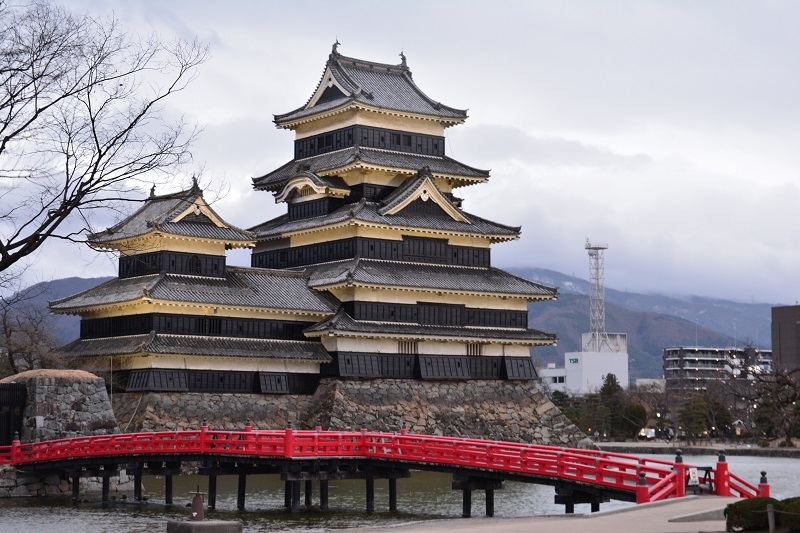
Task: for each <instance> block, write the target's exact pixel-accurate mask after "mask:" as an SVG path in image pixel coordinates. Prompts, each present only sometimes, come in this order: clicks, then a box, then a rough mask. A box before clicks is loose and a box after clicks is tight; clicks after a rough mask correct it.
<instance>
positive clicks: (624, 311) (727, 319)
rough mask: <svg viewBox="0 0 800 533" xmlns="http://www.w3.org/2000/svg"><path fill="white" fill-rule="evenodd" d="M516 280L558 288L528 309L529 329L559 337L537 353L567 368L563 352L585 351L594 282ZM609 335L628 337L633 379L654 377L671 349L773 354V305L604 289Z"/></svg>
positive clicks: (536, 274) (538, 275)
mask: <svg viewBox="0 0 800 533" xmlns="http://www.w3.org/2000/svg"><path fill="white" fill-rule="evenodd" d="M508 270H509V271H510V272H512V273H514V274H516V275H517V276H520V277H523V278H526V279H530V280H533V281H536V282H539V283H543V284H545V285H550V286H553V287H558V289H559V297H558V299H557V300H555V301H550V302H541V303H533V304H531V305H529V306H528V324H529V327H532V328H535V329H540V330H544V331H548V332H554V333H557V334H558V345H557V346H548V347H543V348H536V349H534V351H533V355H534V358H538V359H539V360H540V361H541V362H542V363H556V365H557V366H563V365H564V353H565V352H576V351H581V346H580V343H581V334H582V333H584V332H588V331H589V295H590V293H591V292H592V289H593V286H592V284H591V283H590V282H589V281H586V280H583V279H579V278H575V277H572V276H568V275H565V274H562V273H560V272H555V271H552V270H546V269H540V268H510V269H508ZM604 292H605V315H606V331H607V332H608V333H627V335H628V355H629V358H630V378H631V379H632V380H633V379H636V378H655V377H660V376H661V375H662V374H663V372H662V363H661V361H662V357H661V356H662V352H663V349H664V348H666V347H669V346H706V347H712V348H725V347H731V346H739V347H741V346H743V345H744V344H745V343H747V344H749V345H752V346H753V347H754V348H760V349H769V348H770V347H771V345H772V338H771V335H772V334H771V322H772V307H774V306H773V305H771V304H762V303H750V304H748V303H740V302H735V301H730V300H721V299H714V298H705V297H702V296H666V295H662V294H641V293H632V292H626V291H619V290H615V289H611V288H607V287H606V288H605V290H604Z"/></svg>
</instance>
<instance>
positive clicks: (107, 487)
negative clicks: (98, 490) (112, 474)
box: [101, 473, 111, 502]
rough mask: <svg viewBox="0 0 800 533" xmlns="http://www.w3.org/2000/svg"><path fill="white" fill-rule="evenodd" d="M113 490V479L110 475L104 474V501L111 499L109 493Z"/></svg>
mask: <svg viewBox="0 0 800 533" xmlns="http://www.w3.org/2000/svg"><path fill="white" fill-rule="evenodd" d="M110 492H111V479H110V478H109V476H107V475H105V473H104V474H103V492H102V496H101V498H102V500H103V502H107V501H108V500H109V494H110Z"/></svg>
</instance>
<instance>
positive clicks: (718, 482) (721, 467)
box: [714, 450, 731, 496]
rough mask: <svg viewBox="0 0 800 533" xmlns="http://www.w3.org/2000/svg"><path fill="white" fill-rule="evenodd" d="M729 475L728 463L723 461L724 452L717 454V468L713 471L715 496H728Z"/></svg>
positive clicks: (729, 488) (729, 491) (729, 492)
mask: <svg viewBox="0 0 800 533" xmlns="http://www.w3.org/2000/svg"><path fill="white" fill-rule="evenodd" d="M730 479H731V473H730V471H729V470H728V462H727V461H726V460H725V451H724V450H723V451H720V452H719V459H718V460H717V468H716V469H714V494H716V495H717V496H730V495H731V487H730Z"/></svg>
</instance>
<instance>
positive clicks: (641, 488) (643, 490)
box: [636, 472, 650, 503]
mask: <svg viewBox="0 0 800 533" xmlns="http://www.w3.org/2000/svg"><path fill="white" fill-rule="evenodd" d="M649 501H650V488H649V487H648V486H647V478H646V477H645V475H644V472H639V484H638V485H636V503H647V502H649Z"/></svg>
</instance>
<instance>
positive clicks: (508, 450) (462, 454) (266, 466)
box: [0, 425, 769, 516]
mask: <svg viewBox="0 0 800 533" xmlns="http://www.w3.org/2000/svg"><path fill="white" fill-rule="evenodd" d="M190 461H191V462H198V463H199V465H200V466H199V472H198V473H199V474H201V475H207V476H209V487H208V488H209V491H208V492H209V500H208V505H209V507H210V508H212V509H213V508H214V507H215V505H216V480H217V476H219V475H238V476H239V486H238V489H239V494H238V497H239V498H238V505H239V508H240V509H243V508H244V498H245V493H246V478H247V475H252V474H280V475H281V478H282V479H283V480H284V481H285V482H286V494H285V496H286V506H287V508H290V509H292V510H297V509H298V508H299V499H300V483H301V482H305V503H306V505H311V490H312V485H311V484H312V482H313V481H315V480H316V481H319V484H320V494H319V498H320V508H321V509H323V510H325V509H327V507H328V481H329V480H332V479H352V478H357V479H364V480H365V481H366V484H367V494H366V497H367V511H372V510H373V509H374V480H375V479H388V480H389V500H390V502H389V504H390V509H391V510H396V506H397V485H396V481H397V479H398V478H402V477H408V476H410V472H411V471H412V470H430V471H438V472H446V473H452V475H453V488H454V489H458V490H462V491H463V514H464V515H465V516H469V515H470V513H471V501H472V500H471V494H472V491H473V490H485V491H486V514H487V515H489V516H492V515H493V514H494V490H495V489H499V488H501V487H502V483H503V481H517V482H524V483H537V484H543V485H552V486H554V487H555V489H556V496H555V501H556V503H558V504H564V505H565V506H566V511H567V512H568V513H569V512H574V505H575V504H576V503H589V504H591V506H592V507H591V509H592V511H593V512H594V511H597V510H599V506H600V503H601V502H606V501H608V500H609V499H616V500H623V501H630V502H636V503H644V502H652V501H657V500H664V499H667V498H676V497H681V496H685V495H686V492H687V489H691V490H696V491H697V490H699V491H705V492H708V493H709V494H715V495H719V496H737V497H742V498H750V497H755V496H768V495H769V485H768V484H767V483H766V478H765V477H764V476H763V475H762V479H761V482H760V483H759V484H758V485H754V484H751V483H748V482H747V481H745V480H744V479H742V478H740V477H739V476H737V475H735V474H733V473H732V472H730V471H729V470H728V463H727V462H726V461H725V456H724V454H723V453H720V457H719V460H718V462H717V463H716V465H714V466H713V467H701V468H698V467H694V466H692V465H689V464H686V463H683V462H682V457H681V456H680V453H679V454H678V456H676V460H675V461H665V460H660V459H655V458H648V457H638V456H634V455H627V454H620V453H611V452H604V451H599V450H588V449H575V448H559V447H554V446H540V445H533V444H523V443H514V442H499V441H490V440H481V439H466V438H453V437H441V436H431V435H419V434H410V433H407V432H405V431H401V432H399V433H381V432H370V431H367V430H366V429H362V430H361V431H357V432H352V431H351V432H342V431H321V430H320V429H317V430H294V429H292V428H287V429H286V430H253V429H252V428H251V427H250V426H249V425H248V426H246V427H245V429H244V431H215V430H210V429H208V427H206V426H203V427H202V428H201V429H200V430H195V431H162V432H154V433H128V434H116V435H100V436H91V437H78V438H71V439H62V440H52V441H44V442H34V443H24V444H23V443H20V442H19V441H18V440H15V441H14V442H13V444H12V445H11V446H4V447H0V464H11V465H13V466H15V467H16V468H17V469H18V470H22V471H25V472H26V473H28V474H36V473H40V474H44V473H48V474H50V473H52V472H54V471H55V472H59V473H61V474H62V475H63V476H65V478H66V477H69V478H71V479H72V487H73V489H72V490H73V496H74V497H75V498H77V497H78V486H79V485H78V481H79V480H80V478H81V477H89V476H97V477H102V479H103V500H104V501H107V500H108V488H109V477H111V476H114V475H117V474H118V473H119V470H120V468H125V469H126V471H127V472H128V474H129V475H133V478H134V497H135V498H137V499H140V498H141V479H142V476H143V475H161V476H164V477H165V479H166V490H165V494H166V500H167V502H166V503H168V504H169V503H172V476H173V475H175V474H178V473H180V467H181V464H182V463H183V462H190Z"/></svg>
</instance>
